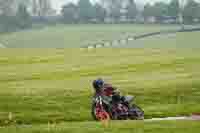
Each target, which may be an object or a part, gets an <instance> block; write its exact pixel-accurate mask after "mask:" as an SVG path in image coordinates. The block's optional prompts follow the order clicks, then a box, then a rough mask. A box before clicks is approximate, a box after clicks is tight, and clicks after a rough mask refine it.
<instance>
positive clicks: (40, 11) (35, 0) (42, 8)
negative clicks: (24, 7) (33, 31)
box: [32, 0, 52, 17]
mask: <svg viewBox="0 0 200 133" xmlns="http://www.w3.org/2000/svg"><path fill="white" fill-rule="evenodd" d="M51 11H52V7H51V1H50V0H32V13H33V14H34V15H35V16H39V17H45V16H48V14H49V12H51Z"/></svg>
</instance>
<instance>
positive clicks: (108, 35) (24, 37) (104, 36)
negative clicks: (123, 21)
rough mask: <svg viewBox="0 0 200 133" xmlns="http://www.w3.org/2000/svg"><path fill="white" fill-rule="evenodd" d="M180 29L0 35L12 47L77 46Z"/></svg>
mask: <svg viewBox="0 0 200 133" xmlns="http://www.w3.org/2000/svg"><path fill="white" fill-rule="evenodd" d="M168 29H177V26H160V25H128V24H127V25H109V24H108V25H58V26H55V27H46V28H44V29H41V30H38V29H37V30H30V31H22V32H16V33H12V34H6V35H0V43H2V44H4V45H5V46H6V47H9V48H63V47H64V48H77V47H80V46H87V45H88V44H93V43H96V42H101V41H102V40H111V41H112V40H115V39H119V38H125V37H127V35H135V34H142V33H148V32H155V31H160V30H168Z"/></svg>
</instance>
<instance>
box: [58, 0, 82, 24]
mask: <svg viewBox="0 0 200 133" xmlns="http://www.w3.org/2000/svg"><path fill="white" fill-rule="evenodd" d="M61 12H62V16H63V21H64V23H75V22H76V20H77V18H78V8H77V6H76V5H75V4H73V3H69V4H67V5H64V6H63V8H62V11H61Z"/></svg>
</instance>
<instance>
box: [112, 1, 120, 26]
mask: <svg viewBox="0 0 200 133" xmlns="http://www.w3.org/2000/svg"><path fill="white" fill-rule="evenodd" d="M110 4H111V6H110V8H111V9H110V15H111V18H112V19H113V20H114V21H115V22H117V21H118V20H119V19H120V17H121V12H120V10H121V1H120V0H110Z"/></svg>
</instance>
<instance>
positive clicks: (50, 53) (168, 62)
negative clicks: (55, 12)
mask: <svg viewBox="0 0 200 133" xmlns="http://www.w3.org/2000/svg"><path fill="white" fill-rule="evenodd" d="M46 30H47V29H46ZM29 32H31V33H33V32H35V33H36V31H29ZM41 32H43V31H41ZM22 33H23V34H25V33H26V32H21V33H13V34H11V35H5V36H6V37H11V36H12V37H13V36H16V38H18V37H17V36H20V34H22ZM198 34H199V32H196V33H181V34H179V35H177V36H178V37H177V38H176V39H169V38H165V39H166V40H165V39H163V38H162V37H161V38H160V40H159V38H148V40H146V39H145V40H146V41H145V40H144V41H145V45H144V47H142V48H135V49H127V48H120V49H115V48H107V49H106V48H105V49H92V50H87V49H78V48H75V49H72V48H71V49H51V48H49V49H47V48H46V49H24V48H23V49H20V48H19V49H0V132H2V133H17V132H19V133H49V132H50V133H64V132H77V133H78V132H81V133H86V132H89V133H90V132H91V133H92V132H94V131H95V132H97V133H98V132H99V133H100V132H111V133H117V132H119V131H120V132H123V133H129V132H130V133H132V132H133V133H134V132H135V133H143V132H145V133H146V132H147V133H157V132H164V133H177V132H178V133H193V132H198V131H199V130H200V123H199V121H162V122H143V121H124V122H118V121H116V122H111V123H110V125H109V127H108V128H104V127H103V126H102V125H101V124H100V123H97V122H94V121H93V120H92V118H91V115H90V102H91V97H92V94H93V90H92V88H91V87H92V86H91V82H92V80H93V79H95V78H97V77H103V78H105V79H106V81H108V82H111V83H113V84H114V85H116V86H117V87H118V88H119V89H120V90H121V92H122V94H124V95H126V94H129V95H135V96H136V103H137V104H138V105H139V106H141V107H142V108H143V109H144V111H145V118H152V117H167V116H180V115H190V114H191V113H193V112H200V105H199V101H200V72H199V68H200V54H199V50H200V49H199V47H198V42H199V40H198V39H199V38H198ZM193 35H194V36H193ZM5 36H3V37H2V36H1V39H2V38H4V37H5ZM27 36H28V35H27ZM184 36H187V38H186V37H185V38H184ZM41 40H42V41H44V42H45V39H41ZM167 40H168V41H167ZM29 41H30V40H29ZM147 41H148V42H149V43H147ZM66 42H68V41H66ZM17 43H18V44H20V43H19V42H16V43H13V44H12V46H14V45H15V46H17ZM10 44H11V43H10ZM26 44H27V45H30V46H31V45H33V42H29V43H28V40H27V42H26ZM52 44H53V42H52ZM146 44H147V45H148V46H147V45H146ZM159 44H165V45H169V47H163V46H161V47H157V46H159ZM173 44H174V45H176V47H173ZM187 44H189V45H191V47H188V46H186V45H187ZM195 44H196V45H195ZM130 45H131V44H130ZM133 45H134V44H133ZM10 46H11V45H10ZM19 46H21V45H19ZM46 46H47V45H46ZM151 46H152V47H151ZM154 46H156V47H154ZM183 46H186V47H183ZM48 123H54V124H50V125H49V124H48ZM24 124H25V125H24ZM23 125H24V126H23Z"/></svg>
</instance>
